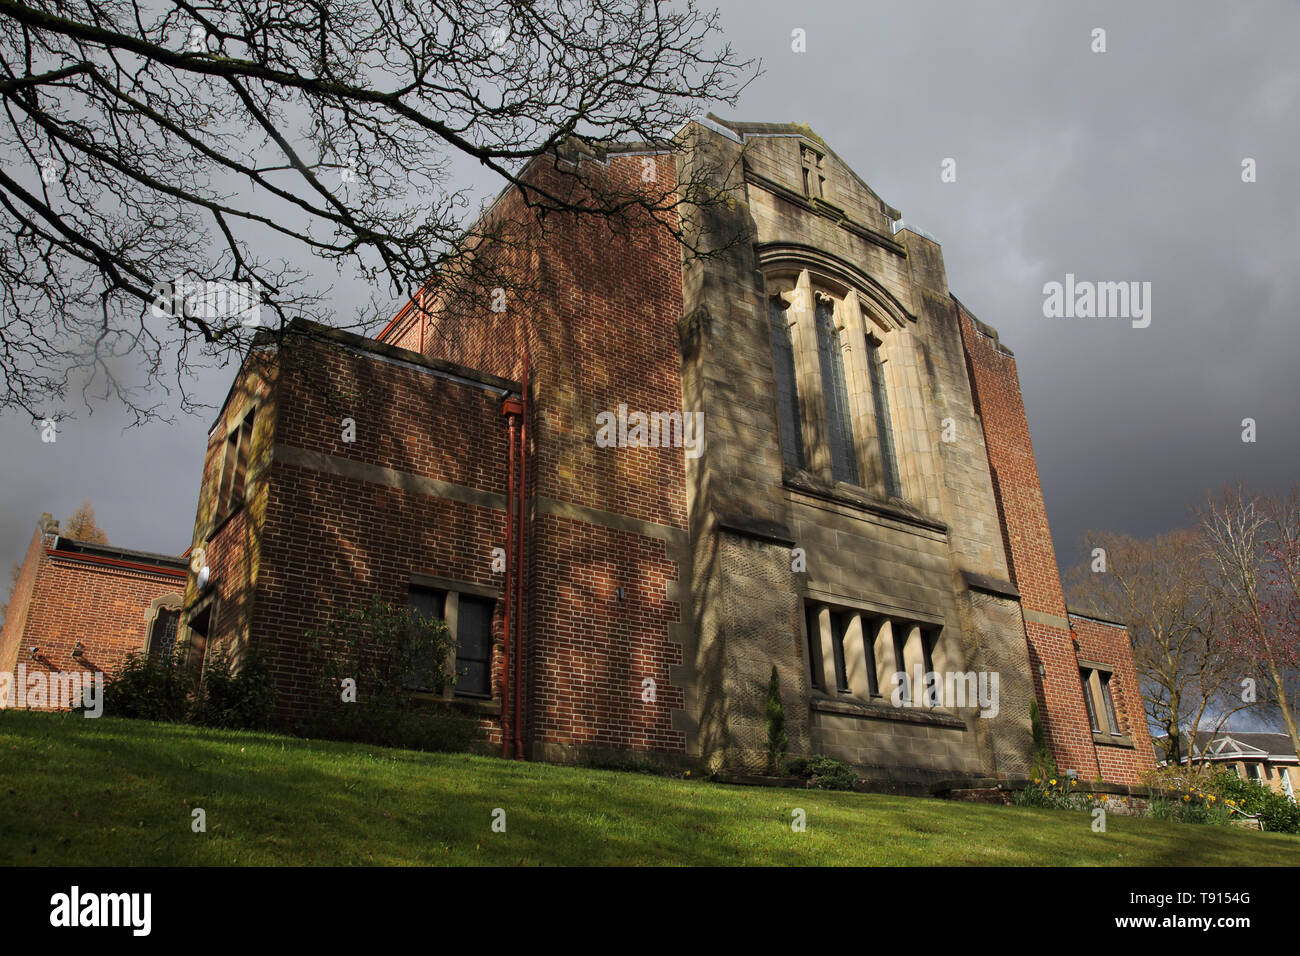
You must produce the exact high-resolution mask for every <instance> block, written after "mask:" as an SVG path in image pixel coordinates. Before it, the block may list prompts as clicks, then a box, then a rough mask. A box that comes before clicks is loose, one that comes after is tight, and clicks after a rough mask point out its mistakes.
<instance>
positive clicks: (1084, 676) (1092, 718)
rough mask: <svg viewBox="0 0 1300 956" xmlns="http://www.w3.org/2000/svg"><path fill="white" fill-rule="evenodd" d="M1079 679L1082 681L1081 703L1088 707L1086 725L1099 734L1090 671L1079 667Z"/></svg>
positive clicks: (1099, 729)
mask: <svg viewBox="0 0 1300 956" xmlns="http://www.w3.org/2000/svg"><path fill="white" fill-rule="evenodd" d="M1079 679H1080V680H1081V681H1083V703H1084V706H1085V707H1087V708H1088V726H1089V727H1091V728H1092V732H1093V733H1094V734H1099V733H1101V725H1100V724H1098V723H1097V704H1096V702H1095V701H1094V700H1093V699H1092V671H1090V670H1086V669H1081V670H1080V671H1079Z"/></svg>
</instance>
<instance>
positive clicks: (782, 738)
mask: <svg viewBox="0 0 1300 956" xmlns="http://www.w3.org/2000/svg"><path fill="white" fill-rule="evenodd" d="M766 711H767V772H768V773H776V768H777V767H778V766H779V765H780V763H781V758H782V757H784V756H785V752H786V749H787V748H788V747H789V745H790V740H789V738H788V737H787V736H786V732H785V707H784V706H783V705H782V703H781V683H780V681H779V680H778V679H777V676H776V665H775V664H773V665H772V679H771V680H770V681H768V683H767V708H766Z"/></svg>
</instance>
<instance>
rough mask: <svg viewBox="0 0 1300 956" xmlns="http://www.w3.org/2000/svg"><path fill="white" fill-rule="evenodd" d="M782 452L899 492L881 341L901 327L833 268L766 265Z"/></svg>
mask: <svg viewBox="0 0 1300 956" xmlns="http://www.w3.org/2000/svg"><path fill="white" fill-rule="evenodd" d="M765 279H766V282H767V291H768V296H769V298H768V319H769V326H770V331H771V342H772V358H773V368H774V371H775V378H776V388H775V399H776V403H777V419H778V422H779V426H780V439H781V451H782V458H783V461H784V463H785V466H786V468H787V469H789V470H800V471H804V472H806V473H808V474H810V475H811V476H812V477H813V478H815V479H818V480H820V481H821V482H823V483H825V484H828V485H833V484H835V483H839V482H843V483H845V484H849V485H854V486H857V487H860V488H863V489H865V490H866V491H867V492H869V493H870V494H872V495H874V496H875V497H878V498H902V497H904V489H903V482H902V478H901V474H900V471H901V469H900V459H899V452H898V444H897V439H896V435H897V434H898V427H897V425H896V422H895V415H897V414H898V413H899V409H901V408H905V407H907V406H909V405H913V404H915V402H914V401H908V400H907V399H905V398H903V397H902V396H895V398H896V399H897V400H896V401H891V394H890V393H891V392H893V391H896V390H897V389H898V388H899V387H900V384H899V381H900V380H899V377H898V376H897V375H894V376H891V375H889V374H887V371H886V365H887V363H888V362H889V361H890V359H891V352H890V348H889V345H888V341H889V340H890V339H891V337H892V333H893V332H895V331H898V330H899V329H900V327H901V323H900V321H899V320H897V319H895V318H892V317H882V316H881V315H878V314H877V310H876V308H875V307H874V303H873V305H872V306H870V307H868V306H867V305H866V304H865V303H864V297H861V296H859V293H858V291H857V289H856V288H855V287H854V286H853V285H850V284H849V283H848V282H846V281H844V280H843V279H842V278H840V277H838V276H836V275H835V273H834V272H833V271H831V270H827V271H821V270H818V269H812V268H797V267H796V268H791V267H784V268H782V267H777V268H770V269H768V270H767V271H766V272H765Z"/></svg>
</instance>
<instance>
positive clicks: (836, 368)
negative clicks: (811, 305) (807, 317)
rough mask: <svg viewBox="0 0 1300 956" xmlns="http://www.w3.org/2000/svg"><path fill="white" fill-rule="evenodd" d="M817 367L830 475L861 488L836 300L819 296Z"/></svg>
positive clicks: (817, 309)
mask: <svg viewBox="0 0 1300 956" xmlns="http://www.w3.org/2000/svg"><path fill="white" fill-rule="evenodd" d="M816 298H817V305H816V308H815V310H814V312H815V317H816V323H817V364H818V367H819V368H820V369H821V386H822V401H823V402H824V403H825V406H826V434H827V440H828V442H829V443H830V452H831V474H833V475H834V476H835V480H836V481H847V482H848V483H849V484H852V485H856V484H858V463H857V457H858V456H857V446H856V443H855V442H854V441H853V417H852V413H851V412H850V411H849V389H848V386H847V385H846V384H845V381H844V347H843V345H842V344H841V342H840V330H839V328H838V327H837V326H836V324H835V300H834V299H832V298H831V297H830V296H829V295H826V294H825V293H821V292H819V293H817V296H816Z"/></svg>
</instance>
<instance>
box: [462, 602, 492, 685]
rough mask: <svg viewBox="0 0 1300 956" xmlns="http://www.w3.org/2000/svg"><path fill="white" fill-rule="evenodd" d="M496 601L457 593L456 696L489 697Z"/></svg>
mask: <svg viewBox="0 0 1300 956" xmlns="http://www.w3.org/2000/svg"><path fill="white" fill-rule="evenodd" d="M495 607H496V602H494V601H490V600H487V599H486V598H478V597H471V596H470V595H468V594H462V595H460V604H459V607H458V608H457V611H456V618H457V621H456V696H457V697H491V696H492V673H491V671H492V612H493V609H494V608H495Z"/></svg>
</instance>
